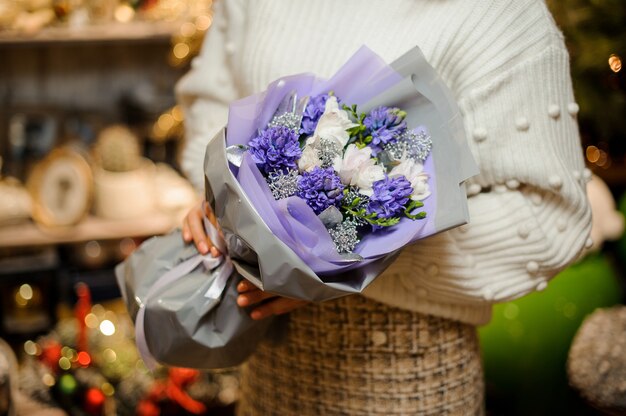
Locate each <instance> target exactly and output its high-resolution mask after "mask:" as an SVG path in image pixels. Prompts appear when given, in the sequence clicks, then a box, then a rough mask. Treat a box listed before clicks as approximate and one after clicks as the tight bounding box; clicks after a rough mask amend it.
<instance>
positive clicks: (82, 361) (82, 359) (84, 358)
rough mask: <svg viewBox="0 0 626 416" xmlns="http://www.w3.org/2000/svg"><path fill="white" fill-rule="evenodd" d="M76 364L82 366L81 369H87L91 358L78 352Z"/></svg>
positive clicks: (87, 354)
mask: <svg viewBox="0 0 626 416" xmlns="http://www.w3.org/2000/svg"><path fill="white" fill-rule="evenodd" d="M78 364H80V365H82V366H83V367H87V366H88V365H89V364H91V356H90V355H89V353H86V352H85V351H81V352H79V353H78Z"/></svg>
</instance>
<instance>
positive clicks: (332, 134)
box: [313, 96, 356, 149]
mask: <svg viewBox="0 0 626 416" xmlns="http://www.w3.org/2000/svg"><path fill="white" fill-rule="evenodd" d="M355 126H356V124H354V123H353V122H352V121H351V120H350V118H348V113H347V112H345V111H344V110H341V109H340V108H339V104H338V103H337V97H334V96H330V97H328V100H327V101H326V105H325V106H324V114H322V116H321V117H320V119H319V121H318V122H317V126H316V127H315V132H314V133H313V135H314V136H316V137H319V138H322V139H327V140H331V141H334V142H336V143H337V144H338V145H339V146H341V148H342V149H343V148H344V147H345V145H346V144H347V143H348V139H349V138H350V135H349V134H348V132H347V131H346V130H348V129H349V128H352V127H355Z"/></svg>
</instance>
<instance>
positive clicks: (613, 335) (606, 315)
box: [567, 305, 626, 415]
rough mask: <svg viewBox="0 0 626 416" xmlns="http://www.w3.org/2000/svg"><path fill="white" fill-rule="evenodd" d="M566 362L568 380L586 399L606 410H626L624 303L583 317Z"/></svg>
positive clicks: (610, 412) (613, 412)
mask: <svg viewBox="0 0 626 416" xmlns="http://www.w3.org/2000/svg"><path fill="white" fill-rule="evenodd" d="M567 364H568V365H567V370H568V375H569V380H570V383H571V384H572V386H574V387H575V388H576V389H577V390H578V391H579V392H580V394H581V395H582V396H583V397H584V398H585V399H587V400H588V401H589V402H591V403H592V404H593V405H594V406H596V407H597V408H598V409H600V410H601V411H602V412H603V413H605V414H609V415H623V414H626V306H623V305H622V306H616V307H614V308H609V309H600V310H597V311H595V312H594V313H593V314H591V315H590V316H589V317H588V318H587V319H585V322H583V324H582V326H581V328H580V330H579V331H578V333H577V334H576V338H575V339H574V342H573V343H572V348H571V349H570V352H569V357H568V363H567Z"/></svg>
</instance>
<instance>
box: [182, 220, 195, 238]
mask: <svg viewBox="0 0 626 416" xmlns="http://www.w3.org/2000/svg"><path fill="white" fill-rule="evenodd" d="M191 240H193V238H192V236H191V230H190V229H189V223H188V222H187V217H185V219H184V220H183V241H184V242H185V243H191Z"/></svg>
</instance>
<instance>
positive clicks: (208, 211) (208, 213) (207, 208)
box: [202, 201, 224, 238]
mask: <svg viewBox="0 0 626 416" xmlns="http://www.w3.org/2000/svg"><path fill="white" fill-rule="evenodd" d="M202 209H203V210H204V214H205V215H206V217H207V219H208V220H209V222H210V223H211V224H213V225H214V226H215V228H217V232H218V233H219V235H220V236H221V237H222V238H224V234H223V233H222V229H221V228H220V225H219V224H218V223H217V217H216V216H215V212H213V209H212V208H211V206H210V205H209V203H208V202H206V201H203V202H202Z"/></svg>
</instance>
